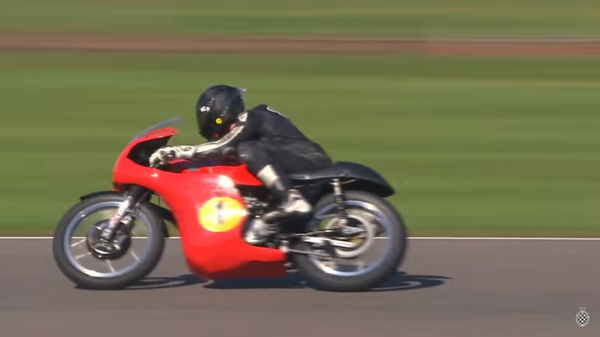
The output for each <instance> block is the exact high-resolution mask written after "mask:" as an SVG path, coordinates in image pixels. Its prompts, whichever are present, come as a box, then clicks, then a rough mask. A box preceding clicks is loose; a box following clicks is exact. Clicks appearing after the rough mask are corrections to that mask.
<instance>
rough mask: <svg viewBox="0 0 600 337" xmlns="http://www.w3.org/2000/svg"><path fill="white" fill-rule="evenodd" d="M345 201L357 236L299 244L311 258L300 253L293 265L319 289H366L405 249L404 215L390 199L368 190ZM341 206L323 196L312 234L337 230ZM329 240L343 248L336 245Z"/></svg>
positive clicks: (384, 275)
mask: <svg viewBox="0 0 600 337" xmlns="http://www.w3.org/2000/svg"><path fill="white" fill-rule="evenodd" d="M344 197H345V200H344V206H345V208H346V213H347V215H348V222H347V225H346V227H348V228H350V230H351V231H352V232H353V233H354V234H353V235H352V236H349V237H348V236H345V237H344V236H340V237H332V236H330V235H326V234H321V235H317V236H315V235H311V239H310V240H299V241H298V242H296V243H295V245H294V248H295V249H299V250H303V251H306V252H309V253H312V254H301V253H296V254H294V255H292V261H293V262H294V264H295V265H296V267H297V268H298V269H299V270H300V272H301V273H302V274H303V275H304V276H305V277H306V279H307V280H308V281H309V282H310V283H311V284H312V285H313V286H315V287H316V288H318V289H323V290H333V291H361V290H367V289H370V288H372V287H373V286H376V285H377V284H379V283H380V282H382V281H383V280H384V279H386V278H387V277H388V276H390V275H391V274H392V273H393V272H395V271H396V269H397V268H398V266H399V265H400V263H401V261H402V258H403V257H404V253H405V251H406V236H407V235H406V229H405V226H404V221H403V220H402V217H401V216H400V214H398V212H397V211H396V210H395V209H394V207H393V206H392V205H390V204H389V203H387V202H386V201H385V200H383V199H381V198H379V197H377V196H375V195H373V194H371V193H367V192H363V191H347V192H345V193H344ZM336 206H337V205H336V203H335V200H334V197H333V195H327V196H325V197H323V198H322V199H321V200H320V201H319V202H318V203H317V205H316V206H315V210H314V216H313V219H312V220H311V221H310V222H309V223H308V225H307V227H306V230H307V232H314V233H322V232H323V231H324V230H327V229H329V228H331V227H332V226H335V224H336V223H337V222H338V221H339V218H338V216H337V207H336ZM315 238H316V239H315ZM319 239H321V241H318V240H319ZM329 240H336V242H341V243H342V245H341V247H340V246H335V245H332V244H331V242H332V241H329ZM307 241H308V242H307ZM323 243H328V244H323Z"/></svg>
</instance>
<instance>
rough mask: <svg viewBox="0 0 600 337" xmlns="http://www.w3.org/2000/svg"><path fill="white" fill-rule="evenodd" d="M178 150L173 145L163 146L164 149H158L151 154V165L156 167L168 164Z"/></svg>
mask: <svg viewBox="0 0 600 337" xmlns="http://www.w3.org/2000/svg"><path fill="white" fill-rule="evenodd" d="M176 155H177V152H176V151H175V149H174V148H173V147H163V148H162V149H158V150H156V151H155V152H154V153H153V154H152V155H151V156H150V166H152V167H156V166H160V165H164V164H167V163H168V162H169V161H170V160H172V159H174V158H175V157H176Z"/></svg>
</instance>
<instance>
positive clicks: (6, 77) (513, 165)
mask: <svg viewBox="0 0 600 337" xmlns="http://www.w3.org/2000/svg"><path fill="white" fill-rule="evenodd" d="M215 83H229V84H233V85H238V86H242V87H246V88H248V89H249V90H248V97H247V98H248V101H249V105H252V104H258V103H262V102H266V103H270V104H272V105H273V106H275V107H276V108H278V109H279V110H281V111H283V112H284V113H285V114H287V115H288V116H290V117H291V118H292V119H293V120H294V121H295V122H296V123H297V124H298V125H299V126H300V127H301V129H302V130H304V131H305V132H306V134H307V135H309V136H310V137H311V138H313V139H314V140H315V141H318V142H320V143H321V144H322V145H323V146H324V147H325V149H327V150H328V151H329V152H330V153H331V155H332V156H333V157H334V158H335V159H337V160H349V161H357V162H362V163H364V164H367V165H370V166H372V167H373V168H375V169H377V170H379V171H380V172H381V173H382V174H383V175H384V176H385V177H387V178H388V179H389V181H390V182H391V183H392V184H393V185H394V186H395V188H396V189H397V191H398V193H397V195H395V196H394V197H392V198H391V201H392V202H393V203H394V204H395V205H396V206H397V207H398V208H399V209H400V210H401V211H402V212H403V214H404V216H405V218H406V221H407V223H408V225H409V227H410V229H411V233H412V234H413V235H429V234H444V235H445V234H454V235H496V234H499V235H598V234H600V226H598V219H599V218H600V208H599V207H598V204H599V202H600V197H599V193H600V170H598V168H599V167H600V156H599V155H598V144H600V132H599V131H600V95H599V94H598V93H599V92H600V59H593V58H577V59H571V58H543V59H536V58H520V59H518V58H497V59H496V58H462V57H456V58H416V57H397V56H341V55H327V56H323V55H310V56H291V55H289V56H264V55H208V56H207V55H185V54H181V55H158V54H109V53H106V54H87V53H3V54H0V92H1V95H2V114H1V116H2V118H1V120H2V123H0V141H1V143H2V146H1V147H0V156H1V158H2V159H3V165H1V166H0V176H1V177H2V178H1V179H2V180H1V186H2V188H1V189H0V212H1V214H3V216H2V221H0V232H1V233H3V234H16V233H19V234H44V233H49V232H51V231H52V229H53V228H54V226H55V224H56V222H57V220H58V219H59V217H60V216H61V214H62V213H63V212H64V211H65V210H66V209H67V207H69V206H70V205H71V204H72V203H74V202H76V201H77V197H78V196H79V195H82V194H84V193H87V192H90V191H95V190H103V189H110V187H111V171H112V165H113V161H114V159H115V157H116V155H117V154H118V152H119V151H120V150H121V148H122V146H123V145H124V144H125V143H126V142H127V141H128V140H129V139H130V137H131V136H132V135H134V134H135V133H136V132H138V131H139V130H141V129H143V128H145V127H147V126H149V125H151V124H154V123H155V122H157V121H160V120H164V119H167V118H169V117H171V116H174V115H183V116H185V117H187V122H188V123H187V124H185V125H184V126H183V132H182V135H181V136H177V138H176V139H175V140H174V141H175V142H176V143H191V142H200V139H199V138H198V137H197V135H196V134H195V131H194V129H193V124H194V120H193V118H192V114H193V105H194V103H195V99H196V95H197V94H198V93H199V92H200V91H201V90H202V89H203V88H205V87H207V86H209V85H211V84H215Z"/></svg>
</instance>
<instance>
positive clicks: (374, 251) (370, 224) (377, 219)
mask: <svg viewBox="0 0 600 337" xmlns="http://www.w3.org/2000/svg"><path fill="white" fill-rule="evenodd" d="M344 205H345V207H346V210H347V212H348V218H349V220H351V221H353V222H354V223H355V224H356V223H357V221H358V222H359V223H360V226H365V227H366V228H367V229H366V230H365V235H366V236H367V237H365V238H364V241H365V242H364V243H363V244H361V245H358V247H357V248H356V249H357V250H360V251H359V252H358V254H355V253H356V252H350V253H352V254H340V251H339V249H338V248H336V252H337V253H338V256H340V257H332V258H324V257H320V256H315V255H309V260H310V261H311V262H312V263H313V264H314V265H315V266H316V267H317V268H319V269H320V270H321V271H323V272H325V273H327V274H330V275H335V276H343V277H355V276H360V275H364V274H367V273H369V272H371V271H372V270H374V269H376V268H377V267H378V266H379V265H381V263H382V262H383V261H384V260H385V258H386V256H388V255H389V254H390V252H391V249H392V245H393V244H394V243H393V242H391V238H393V237H396V233H397V229H396V228H395V226H394V225H393V224H394V223H393V220H392V219H391V218H390V216H389V215H388V214H387V213H386V212H385V211H383V210H382V209H380V208H379V207H377V206H375V205H373V204H371V203H368V202H365V201H361V200H346V201H344ZM336 212H337V208H336V205H335V204H329V205H327V206H325V207H323V208H321V209H319V210H317V211H316V213H315V216H314V218H313V221H312V223H311V225H310V227H309V228H310V230H317V229H318V228H319V226H320V225H321V224H322V220H323V219H326V218H328V217H331V216H332V215H335V214H336ZM396 244H397V243H396ZM312 250H313V252H319V253H323V252H326V251H325V250H324V249H312ZM346 253H348V252H346ZM341 256H347V257H346V258H343V257H341Z"/></svg>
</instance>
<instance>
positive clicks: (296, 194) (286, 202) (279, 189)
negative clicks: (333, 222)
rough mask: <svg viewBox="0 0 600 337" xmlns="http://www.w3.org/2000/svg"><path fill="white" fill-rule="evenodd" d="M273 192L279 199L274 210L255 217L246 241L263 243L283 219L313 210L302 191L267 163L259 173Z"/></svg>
mask: <svg viewBox="0 0 600 337" xmlns="http://www.w3.org/2000/svg"><path fill="white" fill-rule="evenodd" d="M257 176H258V178H259V179H260V180H262V181H263V182H264V183H265V185H266V186H267V188H268V189H269V190H270V192H271V194H272V195H273V196H275V198H276V199H277V200H278V201H279V205H278V206H277V207H275V209H274V210H272V211H270V212H267V213H266V214H264V215H263V216H262V217H261V218H260V219H255V220H254V221H253V222H252V224H251V225H250V228H249V229H248V231H247V232H246V236H245V239H246V242H248V243H250V244H260V243H263V242H264V241H265V240H266V239H267V238H268V237H269V236H270V235H273V234H275V233H277V231H279V226H278V225H277V223H279V222H280V221H281V220H283V219H285V218H287V217H289V216H292V215H299V214H305V213H308V212H310V211H311V208H312V207H311V206H310V203H309V202H308V201H306V199H304V196H303V195H302V193H300V191H298V190H297V189H295V188H291V183H290V181H289V180H288V179H287V178H286V177H285V176H283V175H282V174H279V172H278V170H276V169H275V168H274V167H273V166H272V165H266V166H265V167H263V168H262V169H261V170H260V171H259V172H258V174H257Z"/></svg>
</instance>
